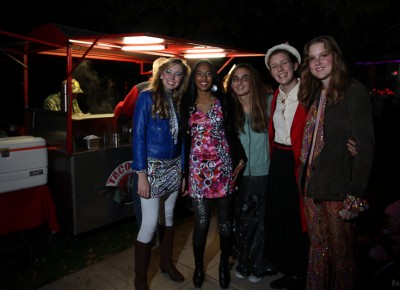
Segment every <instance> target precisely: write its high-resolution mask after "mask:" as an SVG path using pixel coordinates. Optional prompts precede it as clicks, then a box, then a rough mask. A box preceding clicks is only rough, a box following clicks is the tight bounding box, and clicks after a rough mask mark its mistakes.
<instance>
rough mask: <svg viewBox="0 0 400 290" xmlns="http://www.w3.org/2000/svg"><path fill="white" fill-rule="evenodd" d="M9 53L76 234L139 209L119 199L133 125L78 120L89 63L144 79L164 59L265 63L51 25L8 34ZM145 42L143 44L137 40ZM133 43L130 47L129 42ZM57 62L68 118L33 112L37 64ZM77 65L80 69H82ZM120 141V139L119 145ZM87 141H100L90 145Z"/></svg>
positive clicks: (173, 42) (98, 117) (62, 210)
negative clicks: (76, 92)
mask: <svg viewBox="0 0 400 290" xmlns="http://www.w3.org/2000/svg"><path fill="white" fill-rule="evenodd" d="M0 36H1V38H0V41H1V51H2V52H4V53H5V54H6V55H8V56H9V57H10V59H12V60H15V61H17V62H20V63H21V67H22V69H23V71H24V92H23V98H24V106H25V126H26V132H27V133H28V134H29V135H33V136H39V137H42V138H44V139H45V140H46V143H47V149H48V156H49V158H48V160H49V161H48V162H49V168H48V175H49V176H48V185H49V188H50V191H51V193H52V196H53V198H54V201H55V203H56V207H57V215H58V219H59V221H60V224H61V225H62V227H63V228H64V229H66V230H68V231H70V232H71V233H73V234H74V235H79V234H82V233H84V232H87V231H90V230H93V229H96V228H99V227H102V226H105V225H108V224H111V223H114V222H117V221H119V220H122V219H125V218H128V217H131V216H133V215H134V212H133V207H132V206H130V204H129V203H128V202H127V203H118V202H116V201H115V199H113V196H114V195H115V194H118V193H121V192H126V191H129V175H130V174H132V173H131V171H130V166H129V163H130V161H131V155H132V154H131V145H130V138H129V129H130V128H129V124H128V125H127V124H122V125H121V124H120V123H118V122H117V121H116V119H115V118H114V116H113V114H112V113H106V114H90V115H84V116H73V115H72V94H71V80H72V75H73V73H74V71H75V69H76V68H77V66H78V65H79V63H80V62H81V61H82V60H84V59H90V60H107V61H115V62H130V63H136V64H138V66H139V67H140V71H138V74H141V75H145V74H148V73H150V72H148V71H146V69H145V67H150V66H151V64H152V63H153V61H154V60H155V59H156V58H158V57H160V56H164V57H179V58H185V59H187V60H188V63H189V64H190V60H191V59H194V60H195V59H196V58H197V59H198V58H211V57H218V58H216V60H218V63H219V72H221V71H222V70H223V69H225V68H226V67H227V65H228V64H229V63H230V62H231V61H232V60H233V59H234V58H236V57H262V56H264V54H263V53H255V52H251V51H247V50H238V49H233V48H228V47H221V46H216V45H210V44H206V43H201V42H197V41H192V40H186V39H179V38H173V37H167V36H160V35H156V34H150V33H131V34H117V35H108V34H102V33H97V32H92V31H86V30H82V29H77V28H72V27H67V26H62V25H57V24H47V25H43V26H39V27H35V28H33V29H32V30H31V33H30V34H29V36H21V35H15V34H13V33H10V32H6V31H0ZM135 39H136V40H138V39H139V40H142V41H143V40H144V41H145V42H142V43H137V42H134V40H135ZM126 41H130V43H128V44H127V43H126ZM32 55H45V56H57V57H60V58H63V59H65V78H64V79H65V80H66V87H65V94H63V98H62V110H61V111H57V112H56V111H46V110H43V109H38V108H30V107H29V97H30V96H29V86H28V84H29V79H30V74H32V73H34V72H32V71H29V70H28V68H29V57H31V56H32ZM73 61H74V62H75V63H74V62H73ZM114 134H118V136H119V140H118V141H117V140H115V141H114V142H113V136H116V135H114ZM87 136H96V137H99V138H95V139H96V140H93V141H89V140H88V139H85V137H87Z"/></svg>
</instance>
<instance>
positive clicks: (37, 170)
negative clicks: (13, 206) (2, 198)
mask: <svg viewBox="0 0 400 290" xmlns="http://www.w3.org/2000/svg"><path fill="white" fill-rule="evenodd" d="M47 166H48V159H47V147H46V141H45V140H44V139H43V138H41V137H33V136H16V137H5V138H0V193H4V192H8V191H14V190H18V189H23V188H29V187H34V186H39V185H43V184H46V183H47Z"/></svg>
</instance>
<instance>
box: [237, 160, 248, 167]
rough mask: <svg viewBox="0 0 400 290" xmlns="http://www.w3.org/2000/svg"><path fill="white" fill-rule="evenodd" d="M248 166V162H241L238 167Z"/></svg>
mask: <svg viewBox="0 0 400 290" xmlns="http://www.w3.org/2000/svg"><path fill="white" fill-rule="evenodd" d="M246 164H247V163H246V162H244V161H240V162H239V164H238V166H246Z"/></svg>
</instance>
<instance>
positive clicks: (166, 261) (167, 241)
mask: <svg viewBox="0 0 400 290" xmlns="http://www.w3.org/2000/svg"><path fill="white" fill-rule="evenodd" d="M173 238H174V229H173V227H165V231H164V235H163V236H162V240H161V244H160V255H161V260H160V269H161V272H163V273H168V275H169V277H170V278H171V280H173V281H176V282H182V281H183V280H185V278H184V277H183V275H182V274H181V273H180V272H179V271H178V270H177V269H176V268H175V266H174V265H173V264H172V245H173Z"/></svg>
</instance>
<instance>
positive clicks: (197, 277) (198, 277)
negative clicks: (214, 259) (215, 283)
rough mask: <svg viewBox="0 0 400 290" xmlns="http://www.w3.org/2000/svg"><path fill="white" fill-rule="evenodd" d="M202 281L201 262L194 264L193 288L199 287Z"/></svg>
mask: <svg viewBox="0 0 400 290" xmlns="http://www.w3.org/2000/svg"><path fill="white" fill-rule="evenodd" d="M203 282H204V269H203V264H196V266H195V269H194V273H193V285H194V287H195V288H200V287H201V286H202V285H203Z"/></svg>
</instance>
